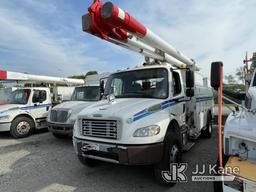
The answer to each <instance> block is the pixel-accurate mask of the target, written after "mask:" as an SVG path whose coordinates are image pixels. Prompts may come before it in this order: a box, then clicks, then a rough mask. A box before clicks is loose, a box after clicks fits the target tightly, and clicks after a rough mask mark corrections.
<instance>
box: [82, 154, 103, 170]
mask: <svg viewBox="0 0 256 192" xmlns="http://www.w3.org/2000/svg"><path fill="white" fill-rule="evenodd" d="M78 159H79V161H80V162H81V163H82V164H83V165H86V166H88V167H96V166H98V165H99V164H100V161H98V160H95V159H90V158H87V157H83V156H81V155H78Z"/></svg>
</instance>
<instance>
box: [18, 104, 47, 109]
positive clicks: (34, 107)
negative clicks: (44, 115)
mask: <svg viewBox="0 0 256 192" xmlns="http://www.w3.org/2000/svg"><path fill="white" fill-rule="evenodd" d="M51 106H52V104H43V105H36V106H34V105H31V106H26V107H21V108H20V110H30V109H36V108H43V107H51Z"/></svg>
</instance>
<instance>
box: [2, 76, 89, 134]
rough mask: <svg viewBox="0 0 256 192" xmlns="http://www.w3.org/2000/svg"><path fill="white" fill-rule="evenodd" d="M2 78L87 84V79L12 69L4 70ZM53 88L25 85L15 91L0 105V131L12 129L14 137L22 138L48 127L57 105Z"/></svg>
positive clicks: (34, 81)
mask: <svg viewBox="0 0 256 192" xmlns="http://www.w3.org/2000/svg"><path fill="white" fill-rule="evenodd" d="M0 80H3V81H19V82H23V83H24V82H26V83H28V82H30V83H36V84H41V83H57V84H63V85H64V84H68V85H81V84H84V81H83V80H77V79H69V78H57V77H47V76H37V75H29V74H24V73H16V72H10V71H0ZM67 88H68V87H67ZM50 90H51V88H48V87H23V88H17V89H16V90H15V91H12V92H11V94H10V97H9V99H8V101H7V103H5V104H3V105H0V132H4V131H10V133H11V135H12V136H13V137H15V138H22V137H27V136H29V135H30V134H31V133H32V132H33V130H34V129H40V128H46V127H47V123H46V117H47V115H48V112H49V111H50V109H51V107H52V104H53V101H52V94H51V91H50ZM71 94H72V92H70V95H71Z"/></svg>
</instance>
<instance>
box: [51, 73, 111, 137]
mask: <svg viewBox="0 0 256 192" xmlns="http://www.w3.org/2000/svg"><path fill="white" fill-rule="evenodd" d="M108 76H109V74H99V75H89V76H87V77H86V79H85V85H83V86H79V87H76V88H75V90H74V92H73V96H72V98H71V101H67V102H63V103H61V104H59V105H56V106H55V107H53V108H52V110H51V112H50V113H49V115H48V118H47V122H48V129H49V131H50V132H52V133H53V135H54V136H55V137H57V138H65V137H67V136H70V135H72V134H73V126H74V124H75V121H76V118H77V115H78V113H79V112H80V111H81V110H83V109H85V108H86V107H88V106H90V105H92V104H94V103H95V102H97V101H99V100H100V99H101V98H102V90H103V88H104V85H105V82H106V80H107V78H108Z"/></svg>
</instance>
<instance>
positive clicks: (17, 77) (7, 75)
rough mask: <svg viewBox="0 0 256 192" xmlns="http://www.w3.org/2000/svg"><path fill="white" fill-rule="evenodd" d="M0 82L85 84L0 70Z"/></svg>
mask: <svg viewBox="0 0 256 192" xmlns="http://www.w3.org/2000/svg"><path fill="white" fill-rule="evenodd" d="M0 80H1V81H22V82H24V81H25V82H30V83H54V84H55V83H56V84H63V85H82V84H84V83H85V81H84V80H82V79H71V78H63V77H49V76H42V75H31V74H26V73H19V72H12V71H2V70H0Z"/></svg>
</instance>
